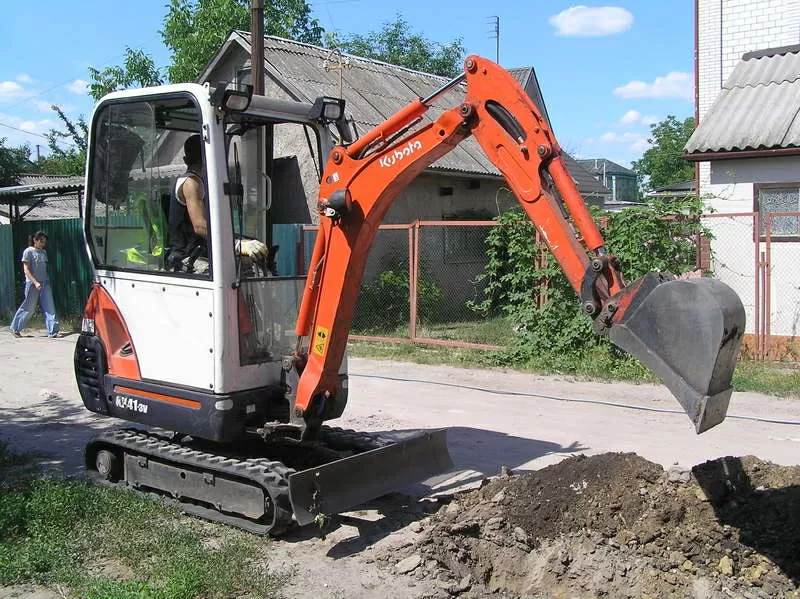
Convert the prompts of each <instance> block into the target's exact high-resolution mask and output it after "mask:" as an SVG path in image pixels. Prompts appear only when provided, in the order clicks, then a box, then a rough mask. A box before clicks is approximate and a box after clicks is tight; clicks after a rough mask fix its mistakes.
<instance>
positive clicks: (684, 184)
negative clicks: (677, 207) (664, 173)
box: [645, 179, 697, 198]
mask: <svg viewBox="0 0 800 599" xmlns="http://www.w3.org/2000/svg"><path fill="white" fill-rule="evenodd" d="M696 190H697V188H696V187H695V181H694V179H689V180H688V181H681V182H679V183H673V184H672V185H665V186H664V187H657V188H656V189H651V190H650V191H648V192H647V193H646V194H645V195H646V196H647V197H649V198H653V197H659V196H679V197H683V196H687V195H690V194H693V193H694V192H695V191H696Z"/></svg>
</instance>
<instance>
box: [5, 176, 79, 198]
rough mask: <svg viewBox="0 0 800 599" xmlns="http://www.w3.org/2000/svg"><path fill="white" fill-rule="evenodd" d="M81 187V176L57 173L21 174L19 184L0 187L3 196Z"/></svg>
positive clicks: (31, 194)
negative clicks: (64, 175) (66, 175)
mask: <svg viewBox="0 0 800 599" xmlns="http://www.w3.org/2000/svg"><path fill="white" fill-rule="evenodd" d="M79 189H83V177H62V176H58V175H22V176H21V177H20V184H19V185H14V186H12V187H0V197H3V196H33V195H43V194H48V193H65V192H69V191H77V190H79Z"/></svg>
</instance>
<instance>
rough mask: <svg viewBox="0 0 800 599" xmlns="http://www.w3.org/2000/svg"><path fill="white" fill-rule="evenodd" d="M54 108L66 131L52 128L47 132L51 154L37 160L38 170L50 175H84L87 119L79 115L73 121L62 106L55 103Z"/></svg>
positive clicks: (87, 133)
mask: <svg viewBox="0 0 800 599" xmlns="http://www.w3.org/2000/svg"><path fill="white" fill-rule="evenodd" d="M52 109H53V110H54V111H55V112H56V114H57V115H58V118H59V120H60V121H61V122H62V123H63V124H64V127H65V128H66V131H58V130H56V129H50V131H48V132H47V133H46V134H45V137H47V147H48V148H49V149H50V154H49V155H48V156H45V157H43V158H40V159H39V160H38V161H37V162H36V170H37V171H39V172H40V173H44V174H48V175H70V176H77V175H82V174H83V169H84V165H85V163H86V144H87V141H86V140H87V137H88V135H89V129H88V127H87V126H86V121H84V120H83V117H78V120H77V121H76V122H74V123H73V122H72V121H71V120H70V119H69V118H68V117H67V115H65V114H64V111H63V110H61V108H60V107H58V106H55V105H54V106H52ZM65 146H66V147H65Z"/></svg>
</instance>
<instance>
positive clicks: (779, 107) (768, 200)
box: [684, 0, 800, 357]
mask: <svg viewBox="0 0 800 599" xmlns="http://www.w3.org/2000/svg"><path fill="white" fill-rule="evenodd" d="M695 10H696V20H697V35H696V46H697V47H696V52H695V56H696V61H697V64H696V69H695V73H696V86H695V95H696V111H695V112H696V116H695V121H696V123H697V127H696V129H695V131H694V133H693V134H692V136H691V138H690V139H689V141H688V142H687V144H686V147H685V152H686V153H685V155H684V158H686V159H688V160H690V161H693V162H695V163H696V165H697V169H696V170H697V181H698V191H699V193H700V196H701V197H702V198H704V200H705V201H706V202H707V204H708V205H709V207H710V208H711V209H713V210H714V211H715V212H716V214H715V215H714V216H715V218H709V219H707V221H706V222H707V223H708V226H709V227H710V228H711V229H712V232H713V234H714V239H713V242H712V244H713V245H712V249H713V252H714V257H715V259H714V272H715V276H717V277H718V278H720V279H721V280H723V281H725V282H726V283H728V284H729V285H731V286H732V287H733V288H734V289H735V290H736V291H737V292H738V293H739V295H740V297H741V298H742V301H743V303H744V304H745V308H746V310H747V321H748V324H747V333H748V334H749V335H747V336H746V337H745V343H746V344H748V343H749V344H752V343H755V344H756V352H757V353H759V354H760V355H766V354H767V353H769V354H770V355H772V356H773V357H777V356H782V355H787V353H792V352H794V351H795V349H790V346H791V345H792V343H793V341H792V340H793V338H794V337H795V336H796V335H797V333H798V325H800V274H798V271H797V267H796V263H797V260H796V256H797V255H798V252H800V245H798V240H800V218H798V216H779V217H773V216H772V215H773V214H775V213H787V212H788V213H798V212H800V175H799V174H798V173H800V119H798V110H799V109H800V99H798V98H800V45H797V43H798V41H800V39H799V36H798V31H800V2H798V1H797V0H750V1H749V2H746V3H744V2H738V1H733V0H722V1H720V0H696V2H695ZM726 215H730V216H726ZM768 229H769V231H768ZM748 336H749V337H750V339H748ZM753 338H755V341H754V340H753ZM778 350H780V351H778Z"/></svg>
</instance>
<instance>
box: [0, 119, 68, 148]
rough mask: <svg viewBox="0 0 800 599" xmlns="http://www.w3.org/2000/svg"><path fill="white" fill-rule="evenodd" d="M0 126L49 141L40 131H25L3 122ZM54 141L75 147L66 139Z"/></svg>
mask: <svg viewBox="0 0 800 599" xmlns="http://www.w3.org/2000/svg"><path fill="white" fill-rule="evenodd" d="M0 127H6V128H8V129H13V130H14V131H19V132H20V133H24V134H25V135H33V136H35V137H41V138H42V139H46V140H47V141H50V138H49V137H47V136H46V135H42V134H41V133H34V132H32V131H25V129H20V128H19V127H14V126H12V125H6V124H5V123H0ZM55 143H57V144H61V145H64V146H66V147H68V148H75V147H76V146H75V144H71V143H68V142H66V141H61V140H58V139H57V140H55Z"/></svg>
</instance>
